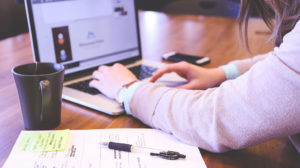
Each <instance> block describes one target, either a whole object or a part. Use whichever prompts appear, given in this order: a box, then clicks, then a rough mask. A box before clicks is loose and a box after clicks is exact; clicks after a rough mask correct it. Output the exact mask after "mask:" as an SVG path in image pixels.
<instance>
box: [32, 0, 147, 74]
mask: <svg viewBox="0 0 300 168" xmlns="http://www.w3.org/2000/svg"><path fill="white" fill-rule="evenodd" d="M26 9H27V14H28V18H29V22H30V23H29V24H30V30H31V37H32V43H33V48H34V55H35V59H36V61H40V62H57V63H61V64H63V65H64V66H65V68H66V71H65V73H66V74H70V73H74V72H78V71H81V70H86V69H89V68H93V67H97V66H99V65H102V64H108V63H112V62H117V61H120V60H124V59H128V58H133V57H137V56H140V55H141V53H140V46H139V37H138V26H137V15H136V9H135V4H134V0H27V3H26Z"/></svg>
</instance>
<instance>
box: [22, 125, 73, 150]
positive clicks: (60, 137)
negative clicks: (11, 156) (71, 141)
mask: <svg viewBox="0 0 300 168" xmlns="http://www.w3.org/2000/svg"><path fill="white" fill-rule="evenodd" d="M69 134H70V130H61V131H49V132H23V136H22V139H21V141H20V143H19V146H18V148H17V151H18V152H56V151H63V150H65V148H66V145H67V141H68V138H69Z"/></svg>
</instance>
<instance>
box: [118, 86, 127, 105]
mask: <svg viewBox="0 0 300 168" xmlns="http://www.w3.org/2000/svg"><path fill="white" fill-rule="evenodd" d="M126 90H127V88H125V87H122V88H121V89H120V91H119V92H118V95H117V98H116V99H117V101H118V102H119V103H121V104H122V103H123V102H124V97H125V92H126Z"/></svg>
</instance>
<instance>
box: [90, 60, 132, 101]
mask: <svg viewBox="0 0 300 168" xmlns="http://www.w3.org/2000/svg"><path fill="white" fill-rule="evenodd" d="M136 80H137V78H136V77H135V75H134V74H133V73H132V72H130V71H129V70H128V69H127V68H126V67H125V66H124V65H122V64H119V63H116V64H114V65H113V66H105V65H104V66H100V67H99V68H98V70H96V71H94V72H93V80H92V81H91V82H90V87H93V88H96V89H98V90H99V91H100V92H102V93H103V94H104V95H106V96H108V97H110V98H113V99H115V98H116V96H117V92H118V91H119V89H120V88H121V87H122V86H123V85H125V84H128V83H130V82H133V81H136Z"/></svg>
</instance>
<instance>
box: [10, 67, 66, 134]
mask: <svg viewBox="0 0 300 168" xmlns="http://www.w3.org/2000/svg"><path fill="white" fill-rule="evenodd" d="M12 73H13V76H14V79H15V83H16V87H17V90H18V94H19V100H20V104H21V109H22V116H23V120H24V126H25V129H30V130H43V129H52V128H55V127H57V126H58V125H59V124H60V118H61V99H62V98H61V97H62V88H63V81H64V67H63V66H62V65H60V64H56V63H30V64H25V65H20V66H17V67H15V68H13V69H12Z"/></svg>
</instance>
